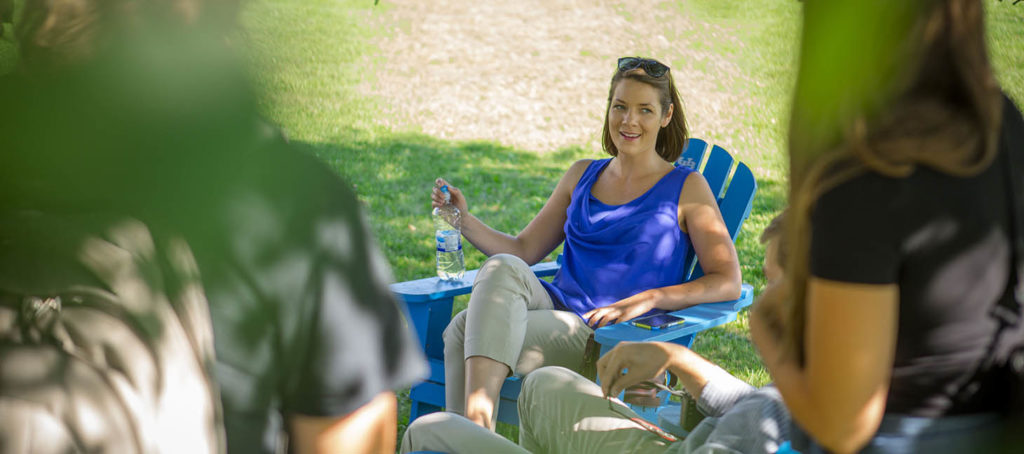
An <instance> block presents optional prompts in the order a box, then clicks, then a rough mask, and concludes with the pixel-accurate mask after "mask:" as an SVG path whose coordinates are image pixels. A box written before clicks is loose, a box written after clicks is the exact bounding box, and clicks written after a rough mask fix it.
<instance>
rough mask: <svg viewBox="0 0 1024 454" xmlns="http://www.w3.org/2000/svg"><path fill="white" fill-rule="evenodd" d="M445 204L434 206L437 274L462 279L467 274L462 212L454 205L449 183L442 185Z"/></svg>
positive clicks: (432, 214)
mask: <svg viewBox="0 0 1024 454" xmlns="http://www.w3.org/2000/svg"><path fill="white" fill-rule="evenodd" d="M441 193H442V194H444V205H441V206H439V207H437V208H434V212H433V213H431V216H433V218H434V238H436V239H437V276H438V277H440V278H441V279H444V280H446V281H453V280H459V279H462V276H465V275H466V260H465V259H464V258H463V256H462V213H460V212H459V209H458V208H456V207H455V205H452V195H451V193H450V192H448V185H444V186H441Z"/></svg>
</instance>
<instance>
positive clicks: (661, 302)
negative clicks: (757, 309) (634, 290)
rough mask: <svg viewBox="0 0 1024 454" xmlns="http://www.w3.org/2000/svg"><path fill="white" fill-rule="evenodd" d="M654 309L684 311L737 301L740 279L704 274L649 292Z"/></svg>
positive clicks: (720, 274) (730, 276)
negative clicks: (700, 305) (693, 307)
mask: <svg viewBox="0 0 1024 454" xmlns="http://www.w3.org/2000/svg"><path fill="white" fill-rule="evenodd" d="M650 292H652V298H654V307H655V308H658V309H664V310H668V311H675V310H679V309H684V308H687V307H690V306H693V305H697V304H700V303H717V302H720V301H732V300H735V299H738V298H739V297H740V293H741V284H740V279H739V277H737V276H732V275H729V274H725V273H715V274H706V275H704V276H701V277H700V278H697V279H694V280H692V281H690V282H686V283H683V284H679V285H673V286H669V287H662V288H659V289H653V290H650Z"/></svg>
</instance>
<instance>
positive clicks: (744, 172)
mask: <svg viewBox="0 0 1024 454" xmlns="http://www.w3.org/2000/svg"><path fill="white" fill-rule="evenodd" d="M734 164H735V165H734ZM676 165H677V166H686V167H689V168H691V169H694V170H696V171H699V172H700V173H701V174H702V175H704V179H705V180H707V182H708V186H710V187H711V193H712V194H715V197H716V198H718V209H719V210H720V211H721V212H722V219H723V220H724V221H725V226H726V228H727V229H728V230H729V236H731V237H732V240H733V241H734V242H735V241H736V235H738V234H739V233H740V228H741V227H742V226H743V221H745V220H746V219H747V217H748V216H750V209H751V208H752V207H753V204H754V194H755V193H756V192H757V181H756V180H755V179H754V174H753V173H752V172H751V171H750V167H747V165H746V164H744V163H742V162H739V161H736V160H735V159H733V157H732V155H731V154H729V152H728V151H725V149H724V148H722V147H719V146H718V145H714V146H712V147H711V150H710V151H708V143H707V142H705V141H703V140H701V139H693V138H691V139H689V140H688V141H687V142H686V148H684V149H683V154H682V155H680V156H679V159H677V160H676ZM685 260H686V263H687V264H688V265H687V267H686V268H685V269H686V270H690V272H689V273H687V275H686V276H683V278H684V280H692V279H696V278H698V277H701V276H703V275H704V271H703V270H701V268H700V264H699V263H697V256H696V253H695V252H694V251H693V249H692V248H691V249H690V250H689V251H688V252H687V253H686V258H685Z"/></svg>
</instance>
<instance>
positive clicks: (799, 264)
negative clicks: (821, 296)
mask: <svg viewBox="0 0 1024 454" xmlns="http://www.w3.org/2000/svg"><path fill="white" fill-rule="evenodd" d="M837 4H840V5H845V6H838V7H836V6H835V5H837ZM853 4H856V5H853ZM850 5H853V6H850ZM865 5H866V6H865ZM830 7H832V9H830ZM843 7H847V8H851V7H852V8H857V9H858V10H859V11H863V10H864V9H866V10H867V11H869V12H868V13H867V14H866V15H865V16H864V17H865V18H866V19H868V20H867V21H862V22H864V23H871V21H877V22H878V23H876V24H874V27H868V28H869V29H868V30H864V31H863V33H865V35H864V36H866V37H867V38H865V39H871V37H870V36H869V35H870V34H872V33H875V34H888V38H889V41H888V45H875V46H870V45H871V44H872V43H864V42H862V41H861V40H858V39H857V38H859V37H860V36H848V35H843V36H838V37H837V36H835V35H837V34H839V35H842V32H841V31H840V32H837V31H836V30H835V29H832V28H831V27H830V26H829V21H830V20H831V21H833V23H834V20H835V19H834V17H835V16H836V13H837V11H836V9H837V8H843ZM872 8H874V9H875V10H877V12H879V14H874V15H873V14H872V13H871V11H872ZM804 15H805V18H804V36H803V39H802V43H801V62H800V71H799V74H798V78H797V87H796V93H795V97H794V103H793V112H792V120H791V122H790V137H789V147H790V148H789V155H790V156H789V157H790V188H789V190H790V193H789V202H790V212H791V214H790V215H789V216H788V219H787V221H786V238H787V239H788V243H789V258H788V260H789V262H788V264H787V265H788V268H787V273H786V276H787V281H788V285H789V286H790V290H791V295H792V298H791V300H790V301H789V302H788V304H789V308H788V310H787V314H788V317H789V324H788V330H787V331H786V332H785V333H783V339H782V344H783V348H782V350H783V352H784V353H783V354H788V355H795V357H796V359H797V360H798V361H800V362H801V363H802V361H803V353H804V328H805V314H806V312H805V310H806V307H805V306H806V289H807V280H808V277H809V264H808V262H809V253H810V246H809V244H810V237H811V226H810V216H811V210H812V207H813V206H814V203H815V201H816V200H817V199H818V197H819V196H821V195H822V194H823V193H825V192H827V191H828V190H829V189H831V188H834V187H836V186H837V185H840V184H842V183H844V182H847V181H849V180H850V179H852V178H854V177H855V176H857V175H861V174H863V173H865V172H876V173H879V174H882V175H886V176H889V177H895V178H901V177H907V176H909V175H910V174H911V173H913V172H914V169H916V168H917V167H918V166H926V167H929V168H932V169H935V170H936V171H939V172H943V173H946V174H948V175H953V176H970V175H976V174H977V173H979V172H981V171H982V170H984V169H986V168H987V167H988V166H989V165H990V164H991V163H992V161H993V159H994V157H995V154H996V146H997V134H998V131H999V126H1000V118H1001V117H1000V112H1001V109H1002V104H1001V103H1002V99H1001V95H1000V89H999V86H998V85H997V83H996V81H995V78H994V76H993V75H992V69H991V67H990V65H989V61H988V57H987V52H986V49H985V41H984V27H983V12H982V6H981V2H980V1H978V0H918V1H911V2H886V1H885V0H857V1H851V2H845V3H843V2H834V3H833V2H806V4H805V6H804ZM876 16H877V17H876ZM846 31H850V30H849V29H847V30H846ZM830 34H831V35H830ZM851 38H852V39H851ZM830 39H831V40H833V41H832V42H831V44H832V45H833V46H834V45H835V44H836V42H838V41H837V40H842V41H844V42H846V43H847V44H845V45H847V46H859V47H860V48H868V47H870V49H868V50H867V52H874V54H873V58H872V60H871V61H868V62H863V61H856V59H857V58H858V57H856V56H847V54H846V53H843V51H842V49H836V48H835V47H832V48H828V46H827V45H825V46H823V45H821V44H820V41H822V40H830ZM875 44H877V42H876V43H875ZM816 46H817V47H818V48H816ZM849 50H851V52H856V51H857V49H852V48H850V49H849ZM837 55H838V56H837ZM850 55H854V54H850ZM845 58H849V59H852V60H854V62H853V63H847V62H845V61H843V59H845ZM842 64H857V65H867V66H868V70H866V71H864V72H862V73H861V74H849V73H851V72H853V70H850V71H845V70H844V69H843V68H838V69H837V68H836V67H835V66H837V65H842ZM854 77H858V79H856V80H855V79H853V78H854ZM823 99H824V100H823Z"/></svg>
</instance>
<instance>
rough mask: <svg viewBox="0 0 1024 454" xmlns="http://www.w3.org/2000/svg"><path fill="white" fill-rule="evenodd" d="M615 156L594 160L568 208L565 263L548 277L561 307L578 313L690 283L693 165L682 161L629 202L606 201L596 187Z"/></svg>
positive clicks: (554, 298)
mask: <svg viewBox="0 0 1024 454" xmlns="http://www.w3.org/2000/svg"><path fill="white" fill-rule="evenodd" d="M609 162H611V159H610V158H609V159H602V160H598V161H593V162H591V163H590V165H589V166H588V167H587V170H586V171H584V172H583V176H581V177H580V181H579V182H578V183H577V184H576V188H575V189H574V190H573V192H572V200H571V202H570V203H569V209H568V210H567V211H566V214H567V219H566V221H565V228H564V230H565V246H564V247H563V249H562V254H563V257H562V268H561V269H559V270H558V273H557V274H555V278H554V279H553V280H552V281H551V282H550V283H549V282H546V281H544V280H541V284H543V285H544V287H545V288H546V289H547V291H548V293H549V294H550V295H551V299H552V300H553V302H554V306H555V308H556V309H560V310H565V311H571V312H575V313H576V315H582V314H584V313H586V312H588V311H590V310H591V309H595V308H598V307H603V306H607V305H609V304H612V303H614V302H616V301H619V300H621V299H623V298H627V297H630V296H633V295H635V294H637V293H640V292H642V291H644V290H649V289H652V288H659V287H666V286H669V285H676V284H680V283H682V282H683V272H684V266H683V265H684V264H683V258H684V257H685V256H686V252H687V250H688V249H689V247H690V238H689V236H688V235H686V234H685V233H683V231H682V230H680V229H679V193H680V191H682V189H683V182H684V181H686V177H687V175H689V174H690V172H692V170H691V169H689V168H688V167H676V168H675V169H674V170H672V171H671V172H669V173H668V174H666V175H665V176H664V177H662V178H661V180H658V182H657V183H655V184H654V186H653V187H651V189H649V190H647V192H645V193H644V194H643V195H641V196H640V197H637V198H636V199H633V200H632V201H630V202H629V203H626V204H624V205H606V204H604V203H602V202H601V201H600V200H597V198H595V197H594V196H593V195H591V194H590V189H591V187H593V185H594V182H595V181H597V177H598V176H599V175H601V172H602V171H604V169H605V168H606V167H608V163H609ZM652 312H653V311H652ZM659 312H664V311H659Z"/></svg>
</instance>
